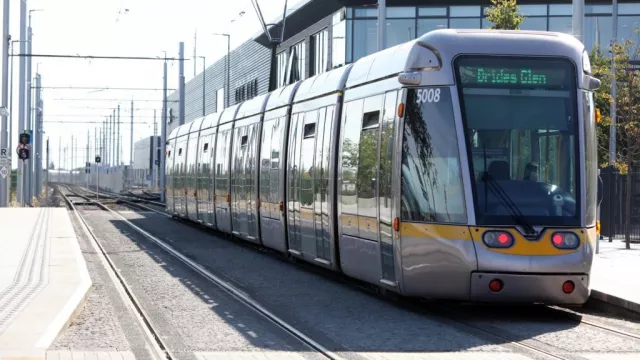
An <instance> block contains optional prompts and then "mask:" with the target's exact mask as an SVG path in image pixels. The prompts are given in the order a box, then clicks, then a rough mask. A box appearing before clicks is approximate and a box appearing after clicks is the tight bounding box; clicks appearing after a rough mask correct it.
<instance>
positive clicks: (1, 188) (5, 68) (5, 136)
mask: <svg viewBox="0 0 640 360" xmlns="http://www.w3.org/2000/svg"><path fill="white" fill-rule="evenodd" d="M3 5H4V6H3V16H2V107H3V108H4V109H5V110H8V109H9V108H10V107H11V106H9V42H10V40H9V14H10V13H9V0H4V2H3ZM12 110H13V109H12ZM7 115H8V114H2V133H0V156H4V157H5V159H7V160H6V161H7V163H5V164H0V166H3V165H4V166H6V168H7V172H8V174H7V175H6V177H3V176H0V207H7V206H9V197H10V196H11V191H10V189H11V157H12V152H11V149H10V148H9V137H10V136H11V134H10V133H9V131H8V129H9V124H8V123H9V121H8V118H7Z"/></svg>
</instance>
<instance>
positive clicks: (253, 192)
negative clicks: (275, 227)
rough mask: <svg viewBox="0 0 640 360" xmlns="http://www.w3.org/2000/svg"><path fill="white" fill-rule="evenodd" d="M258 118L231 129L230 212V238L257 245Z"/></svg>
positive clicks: (237, 124) (240, 123)
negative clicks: (231, 235) (231, 234)
mask: <svg viewBox="0 0 640 360" xmlns="http://www.w3.org/2000/svg"><path fill="white" fill-rule="evenodd" d="M260 119H261V116H255V117H252V118H249V119H243V120H240V121H237V122H236V123H235V125H234V129H233V143H234V145H233V146H232V149H233V152H232V154H231V157H232V167H231V212H232V229H233V234H234V235H236V236H238V237H240V238H241V239H244V240H248V241H251V242H254V243H258V244H260V236H259V233H258V230H259V228H258V219H257V212H258V209H257V206H256V205H257V196H258V189H257V185H258V184H257V183H258V174H257V168H258V164H257V158H258V143H259V136H258V135H259V134H260Z"/></svg>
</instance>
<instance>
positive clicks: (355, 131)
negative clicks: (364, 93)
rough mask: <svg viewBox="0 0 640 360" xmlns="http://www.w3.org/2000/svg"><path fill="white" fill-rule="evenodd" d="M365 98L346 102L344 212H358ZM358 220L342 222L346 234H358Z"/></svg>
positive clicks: (342, 198)
mask: <svg viewBox="0 0 640 360" xmlns="http://www.w3.org/2000/svg"><path fill="white" fill-rule="evenodd" d="M362 105H363V100H355V101H351V102H349V103H346V104H345V111H344V112H343V115H342V116H343V120H342V124H343V125H342V128H341V133H342V146H341V147H342V154H341V161H342V163H341V165H342V168H341V170H340V171H342V184H340V199H341V200H340V201H341V206H342V213H343V214H352V215H357V214H358V198H357V190H356V185H357V182H356V179H357V178H358V164H359V161H358V160H359V149H360V127H361V121H362ZM357 224H358V221H357V217H356V220H355V221H351V223H349V221H347V222H345V221H343V222H342V230H343V232H344V233H345V234H346V235H355V236H358V235H359V234H358V226H357Z"/></svg>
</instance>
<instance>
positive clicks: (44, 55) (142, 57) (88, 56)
mask: <svg viewBox="0 0 640 360" xmlns="http://www.w3.org/2000/svg"><path fill="white" fill-rule="evenodd" d="M9 56H15V57H27V58H34V57H41V58H60V59H84V60H99V59H103V60H160V61H165V60H167V61H175V60H178V61H180V60H183V61H191V59H189V58H182V59H181V58H165V57H159V56H109V55H80V54H78V55H66V54H12V55H9Z"/></svg>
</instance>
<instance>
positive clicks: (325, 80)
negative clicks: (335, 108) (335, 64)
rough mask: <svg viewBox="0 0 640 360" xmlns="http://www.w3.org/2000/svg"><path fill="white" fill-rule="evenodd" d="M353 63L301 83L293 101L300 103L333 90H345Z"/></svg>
mask: <svg viewBox="0 0 640 360" xmlns="http://www.w3.org/2000/svg"><path fill="white" fill-rule="evenodd" d="M352 67H353V65H352V64H350V65H346V66H342V67H339V68H337V69H333V70H331V71H327V72H324V73H322V74H319V75H316V76H313V77H310V78H308V79H306V80H304V81H302V83H301V84H300V87H299V88H298V90H297V91H296V92H295V95H294V99H293V102H294V103H299V102H302V101H306V100H309V99H313V98H316V97H320V96H323V95H328V94H331V93H333V92H337V91H342V90H344V87H345V83H346V81H347V77H348V76H349V71H350V70H351V68H352Z"/></svg>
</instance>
